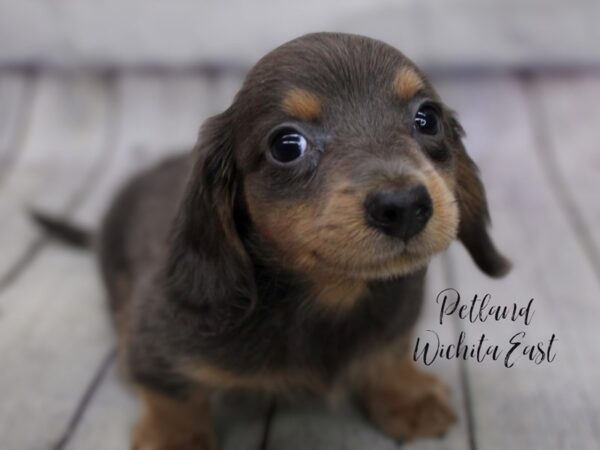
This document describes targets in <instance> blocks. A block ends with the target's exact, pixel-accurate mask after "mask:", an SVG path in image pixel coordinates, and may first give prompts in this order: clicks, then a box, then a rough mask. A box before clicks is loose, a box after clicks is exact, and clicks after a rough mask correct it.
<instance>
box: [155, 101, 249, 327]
mask: <svg viewBox="0 0 600 450" xmlns="http://www.w3.org/2000/svg"><path fill="white" fill-rule="evenodd" d="M194 158H195V163H194V166H193V168H192V172H191V174H190V177H189V181H188V184H187V187H186V192H185V194H184V197H183V201H182V203H181V205H180V207H179V212H178V215H177V218H176V221H175V226H174V230H173V235H172V241H171V244H170V245H171V247H170V249H169V251H170V254H169V260H168V265H167V273H166V275H167V289H168V293H169V295H170V296H172V297H173V298H174V300H175V301H179V302H182V303H183V304H185V305H186V306H188V307H192V308H198V309H199V310H201V312H202V315H203V316H204V317H205V318H206V323H207V325H208V324H210V326H211V327H215V326H220V327H229V326H230V325H231V324H233V323H234V322H237V321H239V319H240V318H241V317H242V316H244V313H245V312H248V311H249V308H250V309H251V307H252V306H253V304H254V298H255V294H254V292H255V287H254V276H253V272H252V265H251V262H250V258H249V256H248V254H247V253H246V250H245V247H244V244H243V242H242V239H241V238H240V236H239V234H238V227H237V226H236V223H235V220H236V217H235V210H236V208H238V207H239V204H238V202H239V201H240V195H239V189H240V186H239V174H238V170H237V168H236V163H235V159H234V154H233V139H232V120H231V110H230V109H229V110H227V111H225V112H223V113H222V114H219V115H217V116H214V117H212V118H210V119H209V120H208V121H207V122H206V123H205V124H204V126H203V127H202V131H201V133H200V138H199V140H198V143H197V144H196V147H195V149H194ZM211 331H215V330H212V329H211Z"/></svg>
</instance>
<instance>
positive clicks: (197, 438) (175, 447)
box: [133, 389, 216, 450]
mask: <svg viewBox="0 0 600 450" xmlns="http://www.w3.org/2000/svg"><path fill="white" fill-rule="evenodd" d="M140 397H141V398H142V400H143V403H144V413H143V416H142V418H141V419H140V420H139V422H138V423H137V425H136V428H135V431H134V435H133V450H167V449H168V450H188V449H192V448H193V449H199V450H200V449H202V450H213V449H215V448H216V445H215V438H214V436H213V431H212V429H213V425H212V419H211V417H210V413H209V407H208V400H207V397H206V395H205V393H203V392H202V393H198V394H197V395H196V396H194V397H192V398H190V399H189V400H185V401H179V400H174V399H171V398H169V397H165V396H163V395H160V394H158V393H155V392H152V391H149V390H147V389H140Z"/></svg>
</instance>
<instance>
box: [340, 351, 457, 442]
mask: <svg viewBox="0 0 600 450" xmlns="http://www.w3.org/2000/svg"><path fill="white" fill-rule="evenodd" d="M406 343H407V341H406V340H401V341H400V342H399V343H397V346H390V347H388V348H386V349H384V350H382V351H380V352H376V353H372V354H370V355H368V356H367V357H366V358H364V359H363V360H361V361H358V362H356V363H355V364H353V366H352V368H351V369H350V371H349V378H348V380H349V383H350V385H351V388H352V389H353V390H354V391H355V393H356V394H357V395H358V396H359V398H360V399H361V401H362V402H363V404H364V406H365V407H366V410H367V412H368V414H369V415H370V416H371V419H372V420H373V422H374V423H375V424H376V425H377V426H378V427H379V428H380V429H381V430H382V431H384V432H385V433H387V434H388V435H390V436H392V437H394V438H396V439H404V440H410V439H412V438H415V437H420V436H439V435H440V434H442V433H444V432H445V431H446V430H447V429H448V428H449V427H450V425H452V424H453V423H454V422H455V421H456V415H455V413H454V410H453V408H452V406H451V404H450V396H449V393H448V389H447V388H446V386H445V385H444V384H443V383H442V382H441V381H439V380H438V379H437V378H436V377H435V376H433V375H430V374H428V373H426V372H423V371H421V370H419V369H418V368H417V367H416V366H415V364H414V363H413V361H412V359H411V358H410V355H409V353H408V352H407V351H406V350H407V348H406Z"/></svg>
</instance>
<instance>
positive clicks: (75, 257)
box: [0, 245, 111, 449]
mask: <svg viewBox="0 0 600 450" xmlns="http://www.w3.org/2000/svg"><path fill="white" fill-rule="evenodd" d="M0 308H1V309H2V316H1V319H0V324H1V325H0V354H1V355H2V370H1V371H0V397H1V398H2V401H1V402H0V441H1V442H2V447H3V448H7V449H9V448H10V449H42V448H44V449H49V448H52V447H53V445H54V444H55V443H56V441H57V440H58V439H59V437H60V436H61V434H62V433H63V430H64V429H65V427H66V425H67V423H68V422H69V420H70V418H71V415H72V413H73V411H74V410H75V408H76V406H77V404H78V402H79V400H80V396H81V393H82V392H84V390H85V389H86V387H87V384H88V383H89V381H90V379H91V378H92V376H93V373H94V371H95V370H96V368H97V366H98V361H99V355H101V354H104V353H105V352H106V349H107V348H108V347H109V346H110V345H111V337H110V332H109V330H110V327H109V324H108V320H107V318H106V317H105V314H104V308H103V299H102V288H101V286H100V283H99V280H98V277H96V275H95V264H94V262H93V259H92V258H91V256H90V255H88V254H84V253H81V252H69V251H65V250H64V249H63V248H62V247H61V246H58V245H56V246H55V245H52V246H49V247H48V248H47V249H46V250H45V251H44V252H42V253H41V254H40V256H39V257H38V258H36V259H35V260H34V261H33V263H32V264H31V266H30V268H29V270H27V271H26V272H25V273H24V274H23V275H22V276H21V277H19V278H18V279H17V280H16V282H15V283H13V284H12V285H10V286H9V287H8V288H7V289H6V290H5V291H4V292H3V293H2V296H0Z"/></svg>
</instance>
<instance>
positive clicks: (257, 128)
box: [187, 33, 508, 279]
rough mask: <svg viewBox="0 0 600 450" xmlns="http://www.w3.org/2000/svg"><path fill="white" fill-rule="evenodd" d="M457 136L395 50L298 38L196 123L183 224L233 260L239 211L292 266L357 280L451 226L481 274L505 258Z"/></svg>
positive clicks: (406, 263)
mask: <svg viewBox="0 0 600 450" xmlns="http://www.w3.org/2000/svg"><path fill="white" fill-rule="evenodd" d="M461 137H462V129H461V127H460V125H459V124H458V122H457V121H456V119H455V118H454V116H453V115H452V113H451V112H450V111H449V110H448V109H447V108H446V106H445V105H444V104H443V103H442V102H441V100H440V98H439V97H438V95H437V94H436V92H435V91H434V90H433V88H432V87H431V85H430V83H429V82H428V81H427V80H426V79H425V77H424V76H423V74H422V73H421V72H420V71H419V70H418V69H417V68H416V67H415V66H414V64H413V63H412V62H411V61H409V60H408V59H407V58H406V57H404V56H403V55H402V54H401V53H400V52H399V51H397V50H396V49H394V48H392V47H390V46H388V45H386V44H383V43H381V42H379V41H375V40H372V39H368V38H364V37H359V36H353V35H345V34H329V33H320V34H311V35H307V36H304V37H301V38H299V39H296V40H294V41H291V42H289V43H287V44H285V45H283V46H281V47H279V48H277V49H275V50H274V51H272V52H271V53H269V54H268V55H267V56H265V57H264V58H263V59H262V60H261V61H259V62H258V64H256V66H255V67H254V68H253V69H252V70H251V71H250V73H249V74H248V76H247V79H246V81H245V83H244V85H243V87H242V89H241V90H240V92H239V93H238V94H237V96H236V98H235V100H234V102H233V105H232V106H231V107H230V108H229V109H228V110H227V111H225V112H224V113H223V114H221V115H220V116H217V117H216V118H213V119H212V120H211V121H209V122H208V123H207V125H206V126H205V128H204V131H203V133H202V136H201V139H200V144H199V160H198V167H197V168H196V169H195V170H196V172H197V174H196V175H195V178H194V181H193V182H192V185H191V186H190V193H191V195H192V197H193V199H192V201H188V202H187V207H188V216H189V217H196V218H197V221H195V222H194V223H193V225H191V232H193V233H195V234H196V235H197V236H201V238H202V240H203V243H200V242H198V245H209V246H222V245H227V247H228V251H233V252H234V253H236V254H237V255H238V257H239V258H241V260H243V259H245V258H247V255H245V253H244V251H243V244H242V243H241V242H240V240H239V239H238V238H237V235H236V225H235V213H236V208H243V210H244V211H245V215H246V217H248V218H249V221H250V222H251V224H252V227H253V229H255V230H256V231H257V232H258V233H259V234H260V236H261V237H262V238H263V239H264V240H265V241H266V242H268V243H269V244H270V245H271V246H272V247H273V248H275V249H276V253H277V255H278V256H280V257H281V258H282V260H283V261H285V262H286V263H287V264H289V265H290V266H291V267H293V268H295V269H297V270H300V271H305V272H319V273H337V274H343V275H345V276H348V277H356V278H361V279H383V278H388V277H393V276H396V275H402V274H406V273H409V272H412V271H415V270H417V269H419V268H421V267H423V265H425V264H426V263H427V261H428V260H429V258H430V257H431V256H432V255H434V254H435V253H437V252H440V251H442V250H444V249H445V248H446V247H447V246H448V245H449V244H450V242H451V241H452V240H453V239H455V238H456V237H458V238H460V239H461V240H462V242H463V243H464V244H465V246H466V247H467V249H468V250H469V252H470V253H471V255H472V256H473V258H474V260H475V261H476V263H477V264H478V265H479V267H480V268H481V269H482V270H483V271H484V272H486V273H488V274H490V275H492V276H498V275H501V274H503V273H504V272H505V271H506V270H507V268H508V263H507V262H506V260H505V259H504V258H503V257H502V256H501V255H500V254H499V253H498V252H497V251H496V249H495V248H494V246H493V244H492V242H491V240H490V237H489V235H488V233H487V231H486V227H487V224H488V221H489V217H488V210H487V204H486V199H485V194H484V190H483V186H482V184H481V182H480V180H479V177H478V174H477V168H476V166H475V164H474V163H473V161H472V160H471V159H470V158H469V156H468V155H467V154H466V152H465V149H464V147H463V145H462V142H461ZM190 193H188V197H189V196H190ZM206 214H208V215H209V216H208V218H207V215H206ZM207 228H209V229H212V231H211V232H208V234H207V233H206V232H199V230H200V229H207ZM219 230H220V231H219ZM206 239H208V242H207V241H206ZM224 242H227V244H225V243H224Z"/></svg>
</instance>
